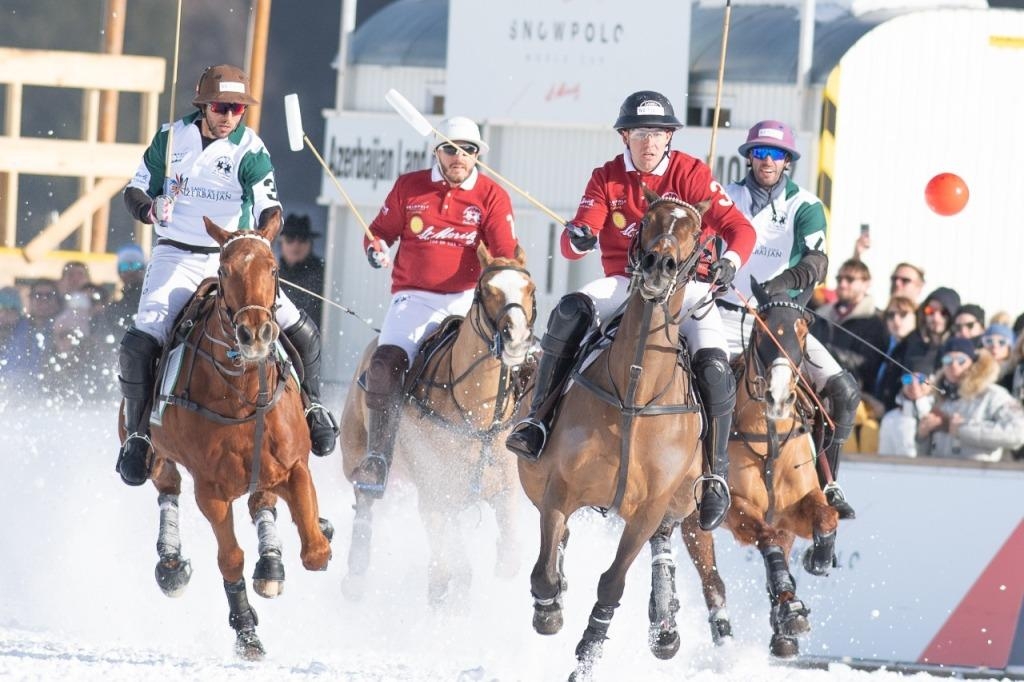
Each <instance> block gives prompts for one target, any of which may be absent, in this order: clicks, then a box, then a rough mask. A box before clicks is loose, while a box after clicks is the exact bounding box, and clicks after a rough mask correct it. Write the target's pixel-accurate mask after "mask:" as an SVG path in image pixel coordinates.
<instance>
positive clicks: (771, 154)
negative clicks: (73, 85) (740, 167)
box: [750, 147, 788, 161]
mask: <svg viewBox="0 0 1024 682" xmlns="http://www.w3.org/2000/svg"><path fill="white" fill-rule="evenodd" d="M750 155H751V156H753V157H754V158H755V159H757V160H758V161H764V160H765V159H771V160H772V161H783V160H785V158H786V157H787V156H788V154H787V153H786V152H784V151H782V150H781V149H776V148H775V147H754V148H753V149H751V150H750Z"/></svg>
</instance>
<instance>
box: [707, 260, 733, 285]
mask: <svg viewBox="0 0 1024 682" xmlns="http://www.w3.org/2000/svg"><path fill="white" fill-rule="evenodd" d="M735 277H736V264H735V263H733V262H732V261H731V260H729V259H728V258H719V259H718V260H716V261H715V262H714V263H712V264H711V267H710V268H708V279H709V280H710V281H711V283H712V284H717V285H718V286H719V288H721V289H725V288H727V287H728V286H729V285H730V284H732V281H733V279H735Z"/></svg>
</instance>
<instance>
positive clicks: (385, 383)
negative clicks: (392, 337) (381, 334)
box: [366, 345, 409, 407]
mask: <svg viewBox="0 0 1024 682" xmlns="http://www.w3.org/2000/svg"><path fill="white" fill-rule="evenodd" d="M407 369H409V356H408V355H406V354H405V351H404V350H402V349H401V348H399V347H398V346H392V345H384V346H378V347H377V350H375V351H374V352H373V357H371V358H370V365H369V366H368V367H367V368H366V398H367V406H368V407H374V406H375V405H376V403H374V400H375V399H378V402H380V401H381V400H383V401H385V402H386V399H387V398H388V397H390V396H394V395H396V394H398V393H399V392H400V391H401V390H402V378H403V375H404V374H405V371H406V370H407ZM371 403H373V404H371Z"/></svg>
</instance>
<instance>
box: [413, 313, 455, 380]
mask: <svg viewBox="0 0 1024 682" xmlns="http://www.w3.org/2000/svg"><path fill="white" fill-rule="evenodd" d="M464 319H465V318H463V317H462V316H461V315H449V316H448V317H446V318H444V320H442V321H441V324H439V325H438V326H437V329H435V330H434V331H432V332H430V334H428V335H427V336H426V338H424V339H423V342H422V343H421V344H420V349H419V351H418V352H417V353H416V357H415V358H413V361H412V366H411V367H409V371H408V372H406V373H405V384H404V386H403V387H402V388H403V391H404V392H405V395H406V396H407V397H408V398H409V399H411V398H412V397H413V396H414V395H416V394H417V392H419V393H420V394H422V393H424V392H425V391H424V390H419V391H418V389H420V388H421V379H422V378H423V376H424V374H425V373H426V371H427V368H428V367H429V366H430V364H431V360H433V359H434V358H435V357H436V356H437V355H438V354H439V353H441V352H442V351H444V350H445V349H447V348H448V347H449V346H451V345H452V344H454V343H455V337H457V336H458V335H459V328H460V327H461V326H462V321H463V320H464ZM419 397H422V395H421V396H419Z"/></svg>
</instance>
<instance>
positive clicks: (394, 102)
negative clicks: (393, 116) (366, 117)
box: [384, 88, 434, 137]
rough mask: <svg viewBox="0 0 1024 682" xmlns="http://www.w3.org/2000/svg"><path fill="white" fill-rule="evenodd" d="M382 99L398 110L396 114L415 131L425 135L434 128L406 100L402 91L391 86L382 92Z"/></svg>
mask: <svg viewBox="0 0 1024 682" xmlns="http://www.w3.org/2000/svg"><path fill="white" fill-rule="evenodd" d="M384 99H385V100H386V101H387V103H388V104H390V105H391V107H392V108H393V109H394V110H395V111H397V112H398V115H399V116H401V117H402V118H404V119H405V121H406V122H407V123H408V124H409V125H411V126H412V127H413V128H414V129H415V130H416V132H417V133H419V134H420V135H422V136H423V137H426V136H427V135H429V134H430V133H431V132H433V130H434V128H433V126H431V125H430V121H428V120H427V119H426V118H424V117H423V114H421V113H420V112H419V111H417V110H416V107H414V106H413V105H412V103H411V102H410V101H409V100H407V99H406V98H405V97H404V96H403V95H402V93H400V92H398V90H395V89H394V88H391V89H390V90H388V91H387V92H386V93H385V94H384Z"/></svg>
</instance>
